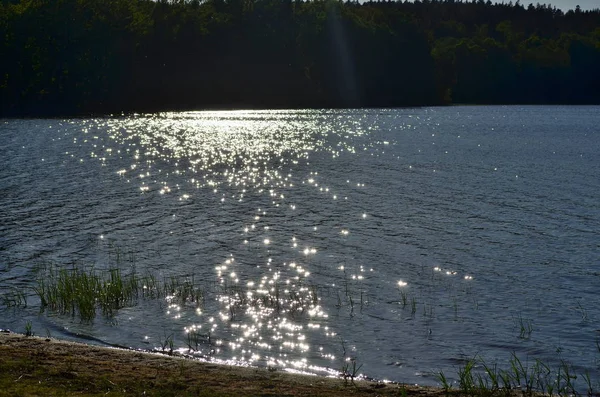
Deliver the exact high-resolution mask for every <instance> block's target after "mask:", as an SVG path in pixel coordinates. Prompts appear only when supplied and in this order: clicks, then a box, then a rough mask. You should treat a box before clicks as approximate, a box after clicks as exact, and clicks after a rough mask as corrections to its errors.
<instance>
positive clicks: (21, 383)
mask: <svg viewBox="0 0 600 397" xmlns="http://www.w3.org/2000/svg"><path fill="white" fill-rule="evenodd" d="M19 395H24V396H50V395H55V396H56V395H109V396H115V395H156V396H170V395H172V396H188V395H190V396H191V395H193V396H231V395H237V396H346V395H352V396H401V395H413V396H414V395H421V396H438V395H444V393H443V391H442V390H439V389H434V388H424V387H410V386H404V385H397V384H394V385H383V384H378V383H372V382H363V381H360V382H359V381H356V382H355V383H354V384H353V383H352V382H350V381H347V382H345V381H344V380H343V379H329V378H322V377H316V376H306V375H292V374H288V373H285V372H282V371H268V370H266V369H257V368H240V367H231V366H224V365H215V364H211V363H202V362H198V361H193V360H189V359H184V358H178V357H171V356H167V355H162V354H154V353H145V352H137V351H129V350H121V349H112V348H106V347H97V346H89V345H84V344H80V343H73V342H65V341H59V340H55V339H48V338H39V337H25V336H23V335H19V334H14V333H0V396H19Z"/></svg>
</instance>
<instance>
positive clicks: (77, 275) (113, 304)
mask: <svg viewBox="0 0 600 397" xmlns="http://www.w3.org/2000/svg"><path fill="white" fill-rule="evenodd" d="M34 290H35V292H36V294H37V295H38V296H39V298H40V302H41V306H42V309H46V308H48V309H50V310H54V311H57V312H59V313H61V314H71V315H72V316H75V315H78V316H79V317H80V318H81V319H82V320H83V321H91V320H93V319H94V318H95V317H96V311H97V310H100V311H101V312H102V314H103V315H104V316H106V317H111V316H113V315H114V313H115V311H116V310H119V309H121V308H123V307H128V306H132V305H134V304H135V303H136V302H137V300H138V299H139V298H150V299H156V298H163V297H164V298H168V299H169V300H170V301H176V302H179V303H182V304H183V303H185V302H193V303H195V304H198V305H199V304H201V302H202V301H203V293H202V291H201V290H200V289H199V288H197V287H196V286H195V285H194V282H193V278H192V279H191V280H190V279H188V278H176V277H171V278H169V279H168V280H165V281H164V282H163V283H160V282H158V281H157V278H156V277H155V276H154V275H145V276H139V275H137V274H136V273H135V272H134V271H131V272H129V273H128V274H124V273H123V272H122V271H121V269H118V268H113V269H109V270H107V271H102V272H101V271H98V270H96V269H94V268H93V267H84V266H72V267H70V268H58V267H57V266H49V267H47V268H46V269H45V271H44V272H43V273H42V274H41V275H40V277H39V278H38V281H37V286H36V287H34Z"/></svg>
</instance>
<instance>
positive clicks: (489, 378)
mask: <svg viewBox="0 0 600 397" xmlns="http://www.w3.org/2000/svg"><path fill="white" fill-rule="evenodd" d="M457 372H458V374H457V375H458V379H457V381H456V382H455V383H453V382H452V381H450V380H449V378H448V376H447V375H446V374H445V373H444V372H443V371H440V372H438V373H437V374H436V378H437V380H438V382H439V383H440V385H441V386H442V388H443V389H444V391H445V392H446V393H450V392H458V393H459V394H464V395H469V396H514V395H518V394H521V395H523V396H534V395H539V394H544V395H548V396H577V395H580V396H588V397H597V396H600V383H599V384H598V385H597V386H596V385H594V384H593V383H592V378H591V376H590V374H589V372H586V373H584V374H579V375H577V374H576V373H575V371H574V370H573V367H572V366H571V365H570V364H569V363H567V362H566V361H564V360H561V361H560V364H559V365H558V366H557V367H555V368H552V367H550V365H548V364H546V363H544V362H542V361H540V360H535V361H534V362H533V363H528V362H525V363H524V362H523V361H522V360H521V359H520V358H519V357H518V356H517V355H516V354H515V353H513V354H512V356H511V358H510V360H509V368H507V369H501V368H499V367H498V365H497V364H496V363H494V364H490V363H488V362H486V361H485V360H483V359H481V358H479V357H474V358H472V359H470V360H468V361H467V362H466V363H465V364H464V365H463V366H461V367H460V368H458V371H457ZM580 379H581V380H583V382H581V381H579V380H580ZM455 385H458V388H457V389H456V390H452V389H453V386H455Z"/></svg>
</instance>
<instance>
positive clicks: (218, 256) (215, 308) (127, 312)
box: [0, 106, 600, 384]
mask: <svg viewBox="0 0 600 397" xmlns="http://www.w3.org/2000/svg"><path fill="white" fill-rule="evenodd" d="M0 123H1V124H0V170H1V171H0V219H1V220H2V222H0V271H1V272H0V293H3V294H4V296H9V294H12V293H13V292H14V291H15V290H21V291H25V293H26V295H27V296H28V300H27V303H28V305H27V307H26V308H17V309H15V308H12V307H6V305H0V327H2V328H11V329H13V330H16V331H21V332H22V331H23V330H24V327H25V324H26V322H27V321H31V323H32V325H33V330H34V331H35V332H36V333H37V334H42V335H45V334H47V333H49V334H51V335H52V336H55V337H61V338H67V339H76V340H83V341H87V342H89V341H91V342H92V343H106V344H112V345H120V346H128V347H132V348H142V349H152V348H160V347H161V346H163V344H164V343H165V340H166V339H168V338H169V337H171V338H172V339H173V343H174V347H175V348H177V349H180V350H181V351H188V350H189V349H188V347H189V346H188V344H189V339H188V335H189V333H190V332H195V333H197V334H198V335H201V338H202V341H201V343H200V345H199V347H198V351H196V352H195V353H194V354H195V355H196V356H199V357H204V358H209V359H214V360H234V361H235V362H237V363H241V364H252V365H259V366H266V365H269V366H274V367H277V368H281V369H284V368H285V369H295V370H302V371H306V372H310V373H317V374H327V373H335V371H339V370H340V369H341V368H342V367H343V365H344V363H348V361H347V360H348V359H354V360H355V362H356V363H357V364H358V365H361V364H362V365H363V367H362V368H361V370H360V372H361V373H364V374H366V375H368V376H371V377H374V378H377V379H389V380H395V381H401V382H408V383H420V384H436V382H437V381H436V379H435V373H437V372H438V371H440V370H441V371H444V372H445V373H447V374H453V373H455V372H456V369H457V368H458V366H459V365H461V363H464V361H465V360H466V359H468V358H471V357H473V356H475V355H479V356H481V357H483V358H485V359H486V360H488V361H490V362H495V361H497V362H498V364H499V365H500V366H505V364H507V362H508V359H509V358H510V356H511V354H512V353H515V354H517V355H518V356H519V357H521V358H522V359H524V360H530V361H533V360H535V359H541V360H544V361H545V362H548V363H550V364H552V363H558V362H559V361H560V360H565V361H568V362H569V363H571V364H572V365H573V367H574V369H575V370H577V371H578V372H580V373H583V372H585V371H589V372H590V373H591V374H595V373H598V370H599V369H600V348H598V347H597V343H598V340H599V338H600V323H599V322H600V304H599V303H600V302H599V298H598V293H597V292H598V286H599V285H600V236H599V234H600V233H599V230H600V201H599V200H598V192H599V191H600V178H598V175H600V130H599V129H598V127H597V126H598V125H600V108H599V107H547V106H531V107H516V106H510V107H450V108H428V109H402V110H394V109H387V110H377V109H373V110H314V111H313V110H310V111H308V110H307V111H234V112H187V113H163V114H155V115H131V116H122V117H107V118H95V119H64V120H61V119H48V120H2V121H0ZM48 264H54V266H58V267H72V266H74V264H78V266H82V265H83V266H91V265H93V266H94V268H95V269H100V270H107V269H111V268H115V267H119V268H121V269H123V271H124V272H131V271H135V272H137V273H140V274H142V273H153V274H157V275H159V276H160V277H161V278H169V277H171V276H176V277H187V278H188V279H189V280H192V278H193V280H194V283H195V284H196V285H198V286H200V287H201V288H202V289H203V291H205V302H204V304H203V305H200V306H197V305H195V304H184V305H179V304H173V303H172V302H171V301H169V300H165V299H158V300H156V299H154V300H153V299H140V300H139V301H138V302H137V304H136V305H134V306H132V307H127V308H124V309H121V310H119V311H118V312H117V313H116V315H115V316H114V317H111V318H105V317H103V316H102V315H101V314H98V316H97V317H96V319H95V320H94V321H93V322H91V323H90V322H82V321H81V320H80V319H79V318H78V317H77V316H75V317H72V316H70V315H60V314H58V313H53V312H52V311H47V310H46V311H43V312H41V313H40V310H39V300H38V299H37V298H36V296H35V293H34V292H33V290H32V287H34V286H35V285H36V280H37V278H38V277H39V276H40V272H41V270H40V269H42V268H43V267H44V266H48ZM232 291H241V293H242V294H243V295H244V297H245V300H243V301H242V299H241V296H240V295H236V294H235V293H232ZM276 294H277V297H278V298H277V299H278V301H277V302H278V303H277V304H276V305H275V304H273V301H272V300H271V301H269V299H268V298H269V297H273V296H275V295H276ZM232 299H233V300H232ZM523 325H525V326H526V328H527V332H525V333H523V332H522V326H523ZM208 335H210V338H209V337H208ZM350 362H351V361H350Z"/></svg>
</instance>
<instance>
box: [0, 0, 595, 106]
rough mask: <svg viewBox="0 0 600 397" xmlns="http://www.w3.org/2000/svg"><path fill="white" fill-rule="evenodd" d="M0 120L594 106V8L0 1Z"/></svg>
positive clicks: (283, 0)
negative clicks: (200, 111)
mask: <svg viewBox="0 0 600 397" xmlns="http://www.w3.org/2000/svg"><path fill="white" fill-rule="evenodd" d="M0 1H1V2H0V60H1V61H0V115H5V116H18V115H66V114H86V113H105V112H120V111H154V110H171V109H191V108H196V109H197V108H232V107H255V108H256V107H260V108H263V107H269V108H270V107H357V106H368V107H375V106H381V107H388V106H418V105H434V104H447V103H481V104H488V103H596V104H597V103H600V10H595V11H585V12H584V11H581V10H580V9H579V8H577V9H576V10H572V11H569V12H567V13H563V12H562V11H560V10H558V9H556V8H553V7H550V6H546V5H540V4H537V5H532V4H530V5H528V6H523V5H521V4H520V3H519V2H518V1H517V2H516V3H514V4H513V3H512V2H511V3H508V4H492V3H491V2H490V1H489V0H488V1H487V2H486V1H484V0H475V1H473V2H460V1H456V0H446V1H437V0H424V1H415V2H414V3H413V2H404V3H403V2H392V1H378V2H367V3H358V2H346V3H342V2H338V1H333V0H327V1H310V2H304V1H292V0H206V1H197V0H192V1H183V0H179V1H177V0H175V1H164V0H162V1H150V0H0Z"/></svg>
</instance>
